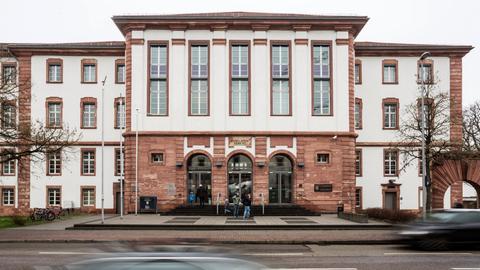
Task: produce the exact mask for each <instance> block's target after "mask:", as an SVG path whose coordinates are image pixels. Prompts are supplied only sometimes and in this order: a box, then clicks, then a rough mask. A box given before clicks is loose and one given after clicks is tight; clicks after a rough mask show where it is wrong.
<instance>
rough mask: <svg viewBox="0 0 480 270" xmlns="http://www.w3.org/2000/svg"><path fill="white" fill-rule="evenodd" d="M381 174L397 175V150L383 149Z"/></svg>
mask: <svg viewBox="0 0 480 270" xmlns="http://www.w3.org/2000/svg"><path fill="white" fill-rule="evenodd" d="M383 174H384V175H385V176H397V175H398V151H397V150H385V151H384V154H383Z"/></svg>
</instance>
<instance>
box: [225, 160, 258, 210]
mask: <svg viewBox="0 0 480 270" xmlns="http://www.w3.org/2000/svg"><path fill="white" fill-rule="evenodd" d="M252 185H253V179H252V161H251V160H250V159H249V158H248V157H247V156H245V155H235V156H233V157H232V158H230V160H229V161H228V199H229V201H230V202H233V196H235V194H238V195H239V196H240V198H243V197H244V196H246V195H247V194H250V196H252Z"/></svg>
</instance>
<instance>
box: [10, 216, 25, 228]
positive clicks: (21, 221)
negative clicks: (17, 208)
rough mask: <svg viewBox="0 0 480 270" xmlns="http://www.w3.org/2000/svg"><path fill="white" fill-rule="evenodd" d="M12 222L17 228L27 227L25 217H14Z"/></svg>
mask: <svg viewBox="0 0 480 270" xmlns="http://www.w3.org/2000/svg"><path fill="white" fill-rule="evenodd" d="M12 221H13V223H14V224H15V225H17V226H25V225H26V224H27V218H26V217H23V216H13V217H12Z"/></svg>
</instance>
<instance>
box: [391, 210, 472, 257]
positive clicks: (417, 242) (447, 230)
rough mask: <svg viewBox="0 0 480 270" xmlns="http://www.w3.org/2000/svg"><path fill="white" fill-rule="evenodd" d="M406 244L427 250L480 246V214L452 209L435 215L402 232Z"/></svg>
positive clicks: (400, 233) (405, 228) (403, 229)
mask: <svg viewBox="0 0 480 270" xmlns="http://www.w3.org/2000/svg"><path fill="white" fill-rule="evenodd" d="M399 235H400V237H401V238H402V239H403V240H406V241H408V243H409V244H411V245H412V246H414V247H418V248H421V249H426V250H443V249H447V248H451V247H454V246H461V245H480V210H479V209H449V210H442V211H436V212H432V213H430V214H428V215H427V218H426V220H423V219H419V220H417V221H415V222H413V223H411V224H409V225H406V226H404V227H403V228H402V230H401V231H400V232H399Z"/></svg>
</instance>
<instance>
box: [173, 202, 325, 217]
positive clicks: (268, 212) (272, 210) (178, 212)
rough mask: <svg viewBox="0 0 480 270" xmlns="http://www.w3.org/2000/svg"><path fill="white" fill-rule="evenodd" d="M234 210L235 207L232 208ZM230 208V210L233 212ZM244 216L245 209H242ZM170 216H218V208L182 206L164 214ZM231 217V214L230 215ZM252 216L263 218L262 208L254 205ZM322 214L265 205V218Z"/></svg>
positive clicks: (219, 210)
mask: <svg viewBox="0 0 480 270" xmlns="http://www.w3.org/2000/svg"><path fill="white" fill-rule="evenodd" d="M232 208H233V207H232ZM232 208H230V210H232ZM240 211H241V213H240V214H243V208H241V209H240ZM164 214H165V215H169V216H216V215H217V207H216V206H212V205H205V207H203V208H201V207H200V206H197V205H182V206H179V207H177V208H175V209H173V210H171V211H169V212H166V213H164ZM218 215H219V216H223V215H224V210H223V205H222V206H220V207H219V209H218ZM229 215H231V213H229ZM251 215H252V216H262V207H261V206H260V205H253V206H252V208H251ZM319 215H320V213H316V212H313V211H310V210H308V209H305V208H303V207H301V206H299V205H294V204H290V205H265V216H319Z"/></svg>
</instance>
